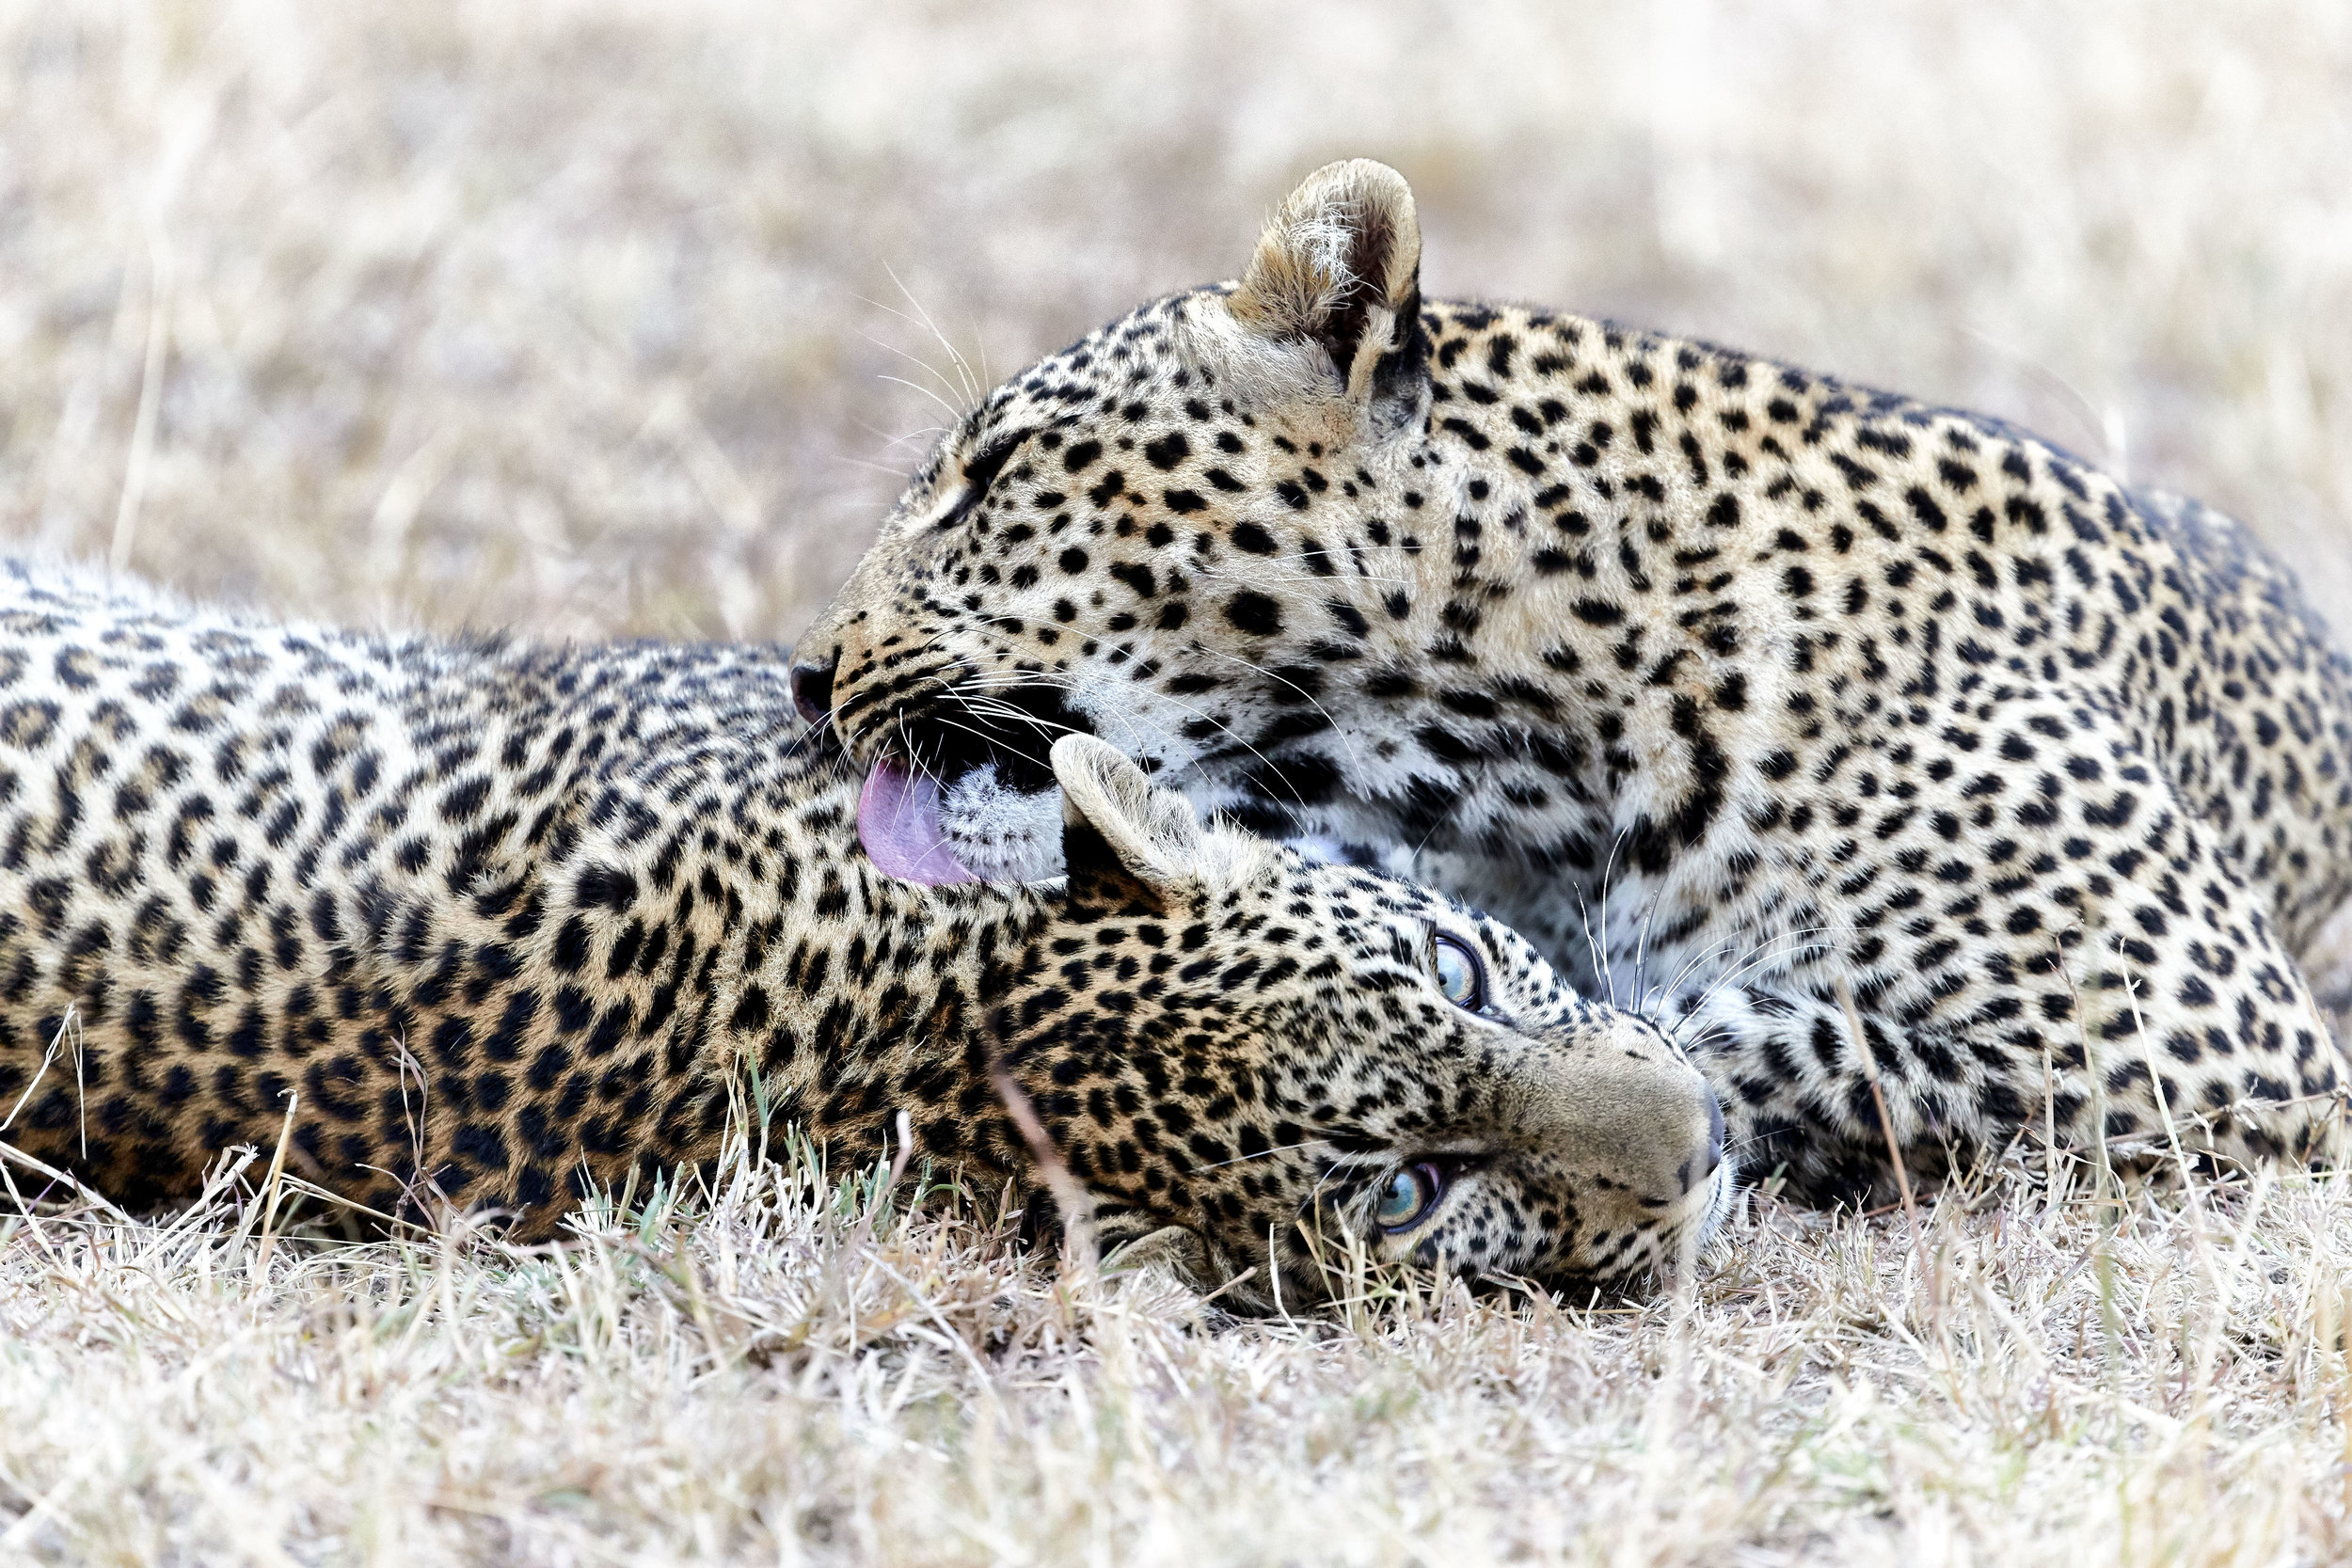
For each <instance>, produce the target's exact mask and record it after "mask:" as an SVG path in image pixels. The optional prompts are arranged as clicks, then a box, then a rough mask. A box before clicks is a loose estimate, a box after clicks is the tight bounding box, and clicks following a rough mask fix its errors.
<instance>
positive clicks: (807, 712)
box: [792, 649, 841, 724]
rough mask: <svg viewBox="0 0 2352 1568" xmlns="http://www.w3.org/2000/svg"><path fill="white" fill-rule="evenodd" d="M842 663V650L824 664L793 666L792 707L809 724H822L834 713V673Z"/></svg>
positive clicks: (827, 658)
mask: <svg viewBox="0 0 2352 1568" xmlns="http://www.w3.org/2000/svg"><path fill="white" fill-rule="evenodd" d="M840 662H841V653H840V650H839V649H835V650H834V652H832V653H830V654H828V655H826V656H825V661H824V662H823V663H822V664H818V663H814V662H811V663H807V664H797V663H796V664H794V665H793V666H792V705H793V707H794V708H796V709H798V710H799V712H800V715H801V717H802V718H803V720H805V721H808V722H809V723H812V724H821V723H823V722H824V721H825V719H826V716H827V715H829V714H830V713H832V712H833V672H834V667H835V666H836V665H838V664H839V663H840Z"/></svg>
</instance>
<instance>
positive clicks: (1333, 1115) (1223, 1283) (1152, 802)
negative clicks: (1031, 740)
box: [975, 736, 1732, 1307]
mask: <svg viewBox="0 0 2352 1568" xmlns="http://www.w3.org/2000/svg"><path fill="white" fill-rule="evenodd" d="M1049 765H1050V766H1051V767H1052V768H1054V769H1055V771H1056V773H1057V777H1058V779H1059V781H1060V785H1061V799H1062V806H1061V809H1062V812H1063V814H1064V827H1065V832H1064V846H1063V847H1064V854H1065V857H1066V860H1067V863H1068V867H1069V871H1068V881H1067V883H1066V886H1065V887H1064V889H1063V890H1062V891H1061V893H1060V895H1059V896H1058V898H1050V899H1049V900H1048V906H1049V908H1050V910H1051V911H1052V912H1051V913H1050V915H1049V916H1048V918H1047V919H1046V920H1045V921H1044V923H1043V924H1042V925H1041V927H1039V928H1038V931H1037V934H1036V936H1035V937H1034V938H1033V940H1031V941H1030V942H1029V943H1028V944H1027V946H1026V949H1025V953H1024V954H1023V956H1022V957H1021V958H1020V959H1019V960H1018V962H1017V963H1015V964H1014V965H1012V966H1011V971H1012V972H1011V973H1010V974H1008V975H1007V976H1006V977H1005V979H1004V982H1003V996H1002V1000H1001V1003H1000V1004H999V1006H998V1007H997V1009H996V1013H995V1018H994V1027H993V1032H994V1035H995V1037H996V1038H998V1039H999V1040H1001V1041H1002V1042H1003V1044H1002V1046H1001V1049H1002V1050H1003V1052H1004V1058H1003V1060H1004V1065H1005V1066H1006V1068H1007V1069H1009V1071H1010V1072H1011V1074H1012V1076H1013V1078H1014V1080H1015V1081H1016V1083H1017V1084H1018V1086H1019V1090H1020V1094H1021V1097H1022V1098H1024V1099H1025V1101H1027V1104H1028V1107H1029V1108H1030V1110H1031V1111H1032V1112H1033V1113H1034V1122H1035V1125H1034V1127H1033V1128H1032V1133H1033V1135H1036V1136H1039V1137H1041V1139H1042V1140H1043V1141H1044V1142H1045V1143H1046V1144H1048V1145H1050V1147H1051V1150H1052V1153H1051V1155H1050V1156H1046V1157H1048V1158H1052V1159H1057V1160H1058V1161H1060V1162H1061V1163H1062V1164H1065V1165H1066V1166H1067V1168H1068V1171H1069V1173H1070V1175H1071V1176H1072V1177H1073V1178H1074V1179H1075V1180H1076V1181H1077V1182H1078V1183H1079V1184H1080V1185H1082V1186H1083V1187H1084V1188H1085V1189H1086V1190H1087V1191H1088V1192H1089V1193H1090V1194H1092V1195H1093V1196H1094V1197H1095V1198H1096V1200H1097V1201H1098V1202H1099V1203H1100V1204H1101V1206H1102V1208H1101V1213H1102V1216H1103V1222H1104V1227H1105V1232H1106V1234H1107V1235H1108V1236H1110V1237H1112V1238H1117V1237H1120V1236H1129V1237H1134V1236H1142V1235H1146V1234H1165V1233H1168V1232H1170V1231H1173V1232H1176V1233H1178V1234H1180V1235H1181V1236H1183V1237H1184V1239H1185V1242H1186V1245H1185V1247H1184V1255H1185V1256H1188V1257H1190V1258H1191V1259H1195V1262H1194V1263H1193V1265H1192V1272H1195V1273H1196V1274H1198V1275H1200V1278H1199V1283H1200V1284H1201V1285H1202V1286H1203V1287H1204V1288H1209V1289H1215V1288H1218V1287H1227V1288H1228V1289H1227V1290H1226V1293H1225V1297H1224V1298H1221V1299H1231V1300H1233V1301H1236V1302H1239V1303H1242V1304H1246V1305H1247V1304H1254V1305H1258V1306H1262V1307H1272V1306H1274V1305H1276V1304H1277V1302H1278V1301H1283V1302H1297V1301H1300V1300H1311V1299H1314V1298H1316V1297H1319V1296H1321V1295H1323V1294H1324V1293H1325V1292H1326V1291H1327V1288H1328V1285H1329V1282H1330V1280H1331V1278H1332V1275H1331V1273H1330V1270H1331V1269H1333V1268H1339V1269H1341V1270H1343V1271H1344V1269H1345V1268H1346V1267H1347V1266H1348V1263H1349V1260H1350V1259H1351V1257H1353V1256H1367V1257H1370V1258H1373V1259H1387V1260H1392V1261H1409V1262H1412V1263H1416V1264H1421V1265H1426V1266H1430V1267H1435V1268H1438V1269H1442V1270H1446V1271H1450V1272H1454V1273H1459V1274H1464V1275H1473V1276H1493V1275H1512V1276H1520V1277H1526V1278H1531V1279H1533V1280H1535V1281H1537V1282H1539V1283H1541V1284H1544V1285H1546V1286H1551V1287H1567V1286H1571V1285H1581V1284H1583V1283H1585V1282H1599V1281H1613V1280H1622V1279H1625V1278H1627V1277H1628V1276H1631V1275H1640V1274H1642V1273H1644V1272H1645V1271H1647V1270H1649V1269H1651V1268H1652V1267H1654V1266H1656V1265H1658V1264H1661V1263H1669V1264H1670V1263H1672V1262H1673V1261H1674V1260H1675V1259H1676V1258H1677V1254H1678V1253H1680V1252H1681V1251H1682V1250H1683V1249H1685V1248H1686V1247H1689V1246H1693V1245H1695V1244H1696V1243H1697V1242H1698V1241H1699V1240H1701V1239H1702V1238H1703V1237H1704V1235H1705V1233H1706V1231H1707V1230H1708V1227H1711V1226H1712V1225H1713V1224H1714V1222H1715V1220H1716V1219H1717V1217H1718V1216H1719V1215H1720V1213H1721V1212H1722V1211H1723V1209H1724V1205H1725V1203H1726V1202H1727V1201H1728V1195H1729V1194H1730V1192H1731V1182H1732V1173H1731V1167H1730V1164H1728V1162H1726V1161H1725V1160H1724V1157H1723V1117H1722V1115H1721V1112H1720V1110H1719V1109H1718V1107H1717V1105H1716V1102H1715V1099H1714V1096H1713V1095H1712V1094H1711V1093H1710V1092H1709V1090H1708V1086H1707V1084H1706V1082H1705V1081H1704V1080H1703V1079H1702V1078H1701V1077H1700V1076H1699V1074H1698V1072H1697V1071H1696V1070H1695V1069H1693V1068H1692V1066H1691V1065H1690V1063H1689V1062H1688V1061H1687V1060H1686V1059H1685V1057H1684V1055H1683V1053H1682V1052H1681V1051H1680V1050H1679V1049H1678V1048H1677V1045H1676V1044H1675V1042H1673V1041H1672V1040H1671V1039H1669V1038H1668V1037H1667V1036H1666V1035H1665V1034H1664V1033H1662V1032H1661V1030H1660V1029H1659V1028H1658V1027H1657V1026H1656V1025H1655V1024H1653V1023H1651V1022H1647V1021H1645V1020H1644V1019H1641V1018H1638V1017H1635V1016H1633V1015H1631V1014H1629V1013H1626V1012H1622V1011H1619V1010H1617V1009H1614V1008H1612V1007H1608V1006H1600V1005H1598V1004H1595V1003H1592V1002H1589V1001H1586V1000H1585V999H1583V998H1582V997H1581V996H1579V995H1578V994H1577V993H1576V992H1574V991H1573V990H1570V989H1569V988H1568V987H1567V986H1566V985H1565V983H1563V982H1562V980H1561V979H1560V977H1559V976H1558V975H1557V974H1554V973H1553V972H1552V970H1551V969H1550V967H1549V965H1547V964H1546V963H1545V961H1544V960H1543V959H1542V958H1540V957H1538V956H1537V955H1536V953H1535V952H1534V949H1533V948H1532V947H1530V946H1529V945H1528V944H1527V942H1524V941H1523V940H1521V939H1520V938H1519V937H1518V935H1516V934H1515V933H1513V932H1512V931H1511V930H1510V929H1509V928H1507V927H1502V926H1501V925H1498V924H1496V923H1495V922H1494V921H1491V920H1488V919H1485V918H1483V917H1481V916H1479V915H1477V914H1474V913H1472V912H1470V911H1468V910H1465V909H1464V908H1462V907H1461V906H1459V905H1457V904H1455V903H1454V902H1452V901H1450V900H1448V899H1446V898H1444V897H1441V896H1439V895H1436V894H1433V893H1428V892H1424V891H1422V890H1420V889H1418V888H1415V887H1412V886H1410V885H1408V884H1406V883H1403V882H1399V881H1394V880H1391V879H1388V878H1386V877H1382V876H1379V875H1376V874H1374V873H1372V872H1368V871H1364V870H1360V869H1358V868H1354V867H1349V866H1344V865H1333V864H1327V863H1316V862H1313V861H1311V860H1308V859H1305V858H1302V857H1301V856H1300V855H1299V854H1297V853H1296V852H1295V851H1294V850H1291V849H1287V848H1283V847H1279V846H1275V845H1272V844H1268V843H1267V842H1265V841H1264V840H1262V839H1259V838H1256V837H1253V836H1250V835H1248V834H1245V833H1242V832H1235V831H1233V830H1231V829H1227V828H1223V827H1215V826H1203V825H1202V823H1201V822H1200V819H1199V818H1198V817H1197V816H1195V814H1194V812H1193V809H1192V807H1191V806H1190V805H1189V804H1188V803H1187V802H1186V801H1185V800H1184V799H1183V798H1182V797H1181V796H1178V795H1176V794H1175V793H1173V792H1171V791H1168V790H1165V789H1160V788H1156V787H1154V786H1153V785H1152V784H1151V783H1150V782H1149V781H1148V780H1147V779H1146V778H1145V777H1144V775H1143V773H1142V772H1141V770H1140V769H1138V768H1136V767H1135V766H1134V765H1133V764H1131V763H1129V762H1127V761H1126V760H1125V759H1124V758H1122V757H1120V755H1119V753H1118V752H1116V751H1115V750H1113V749H1112V748H1111V747H1110V746H1109V745H1107V744H1105V743H1104V742H1102V741H1099V740H1095V739H1092V738H1089V737H1085V736H1065V737H1063V738H1062V739H1061V740H1059V741H1057V742H1056V744H1055V745H1054V747H1053V749H1052V752H1051V755H1050V758H1049ZM975 891H977V890H975ZM1006 1135H1008V1136H1009V1134H1006ZM1008 1151H1009V1152H1014V1151H1012V1150H1008ZM1033 1152H1034V1150H1033Z"/></svg>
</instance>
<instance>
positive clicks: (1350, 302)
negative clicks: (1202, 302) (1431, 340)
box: [1227, 158, 1428, 404]
mask: <svg viewBox="0 0 2352 1568" xmlns="http://www.w3.org/2000/svg"><path fill="white" fill-rule="evenodd" d="M1227 303H1228V305H1229V307H1230V308H1231V309H1232V312H1233V317H1234V319H1235V320H1236V321H1238V322H1240V323H1241V324H1242V325H1243V326H1245V327H1247V328H1248V329H1250V330H1252V331H1254V332H1257V333H1259V334H1261V335H1262V336H1263V337H1264V338H1266V339H1268V340H1270V341H1273V342H1275V343H1278V344H1296V345H1298V346H1300V347H1302V348H1304V349H1306V350H1308V351H1309V352H1311V353H1314V352H1319V353H1320V354H1321V355H1323V356H1327V358H1328V361H1329V374H1330V376H1331V378H1332V380H1333V382H1334V383H1335V385H1336V386H1337V388H1339V389H1341V391H1342V392H1343V395H1344V396H1346V397H1347V398H1349V399H1351V400H1353V401H1358V402H1360V403H1364V404H1379V403H1381V402H1382V401H1384V400H1393V399H1394V398H1396V397H1397V396H1399V395H1400V394H1403V393H1406V392H1409V391H1410V390H1412V388H1413V386H1414V385H1415V384H1416V383H1418V381H1420V380H1421V379H1422V378H1424V377H1425V375H1426V372H1427V364H1428V338H1427V336H1426V334H1424V333H1423V332H1422V325H1421V223H1420V220H1419V219H1418V218H1417V217H1416V216H1415V215H1414V212H1413V192H1412V188H1411V187H1410V186H1408V185H1407V184H1406V182H1405V177H1404V176H1403V175H1401V174H1399V173H1397V172H1396V170H1394V169H1392V168H1391V167H1389V166H1388V165H1386V164H1378V163H1375V162H1373V161H1372V160H1371V159H1369V158H1350V159H1348V160H1346V161H1345V162H1343V163H1337V164H1329V165H1326V166H1324V167H1322V168H1319V169H1317V170H1315V171H1314V172H1313V173H1312V174H1311V175H1309V176H1307V178H1306V179H1305V180H1303V181H1301V182H1299V184H1298V188H1297V189H1296V190H1294V191H1293V192H1291V194H1290V196H1289V198H1287V199H1286V200H1284V201H1283V203H1282V205H1281V207H1280V208H1279V210H1278V211H1277V212H1276V213H1275V214H1274V217H1273V219H1272V221H1270V222H1269V223H1268V224H1267V225H1266V228H1265V232H1264V233H1263V235H1261V236H1260V237H1259V240H1258V250H1257V254H1256V255H1254V256H1252V257H1251V258H1250V259H1249V270H1248V271H1247V272H1245V273H1244V274H1242V279H1241V285H1240V287H1239V288H1238V289H1236V290H1235V291H1234V293H1233V295H1232V298H1231V299H1230V300H1229V301H1228V302H1227Z"/></svg>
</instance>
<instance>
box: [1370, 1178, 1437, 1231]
mask: <svg viewBox="0 0 2352 1568" xmlns="http://www.w3.org/2000/svg"><path fill="white" fill-rule="evenodd" d="M1443 1191H1445V1183H1444V1181H1442V1180H1439V1178H1438V1167H1437V1166H1435V1165H1429V1164H1421V1165H1406V1167H1405V1168H1404V1169H1403V1170H1401V1171H1398V1172H1397V1173H1396V1174H1395V1175H1394V1176H1391V1177H1390V1178H1389V1184H1388V1185H1387V1186H1385V1187H1383V1188H1381V1189H1380V1201H1379V1204H1378V1205H1377V1206H1376V1207H1375V1208H1374V1210H1373V1212H1372V1223H1373V1224H1375V1225H1376V1226H1378V1227H1380V1228H1381V1229H1383V1230H1389V1231H1396V1230H1410V1229H1411V1228H1412V1227H1414V1226H1417V1225H1419V1224H1420V1223H1421V1222H1422V1219H1423V1218H1425V1217H1426V1216H1427V1215H1428V1213H1429V1211H1430V1210H1431V1209H1433V1208H1435V1207H1437V1202H1438V1194H1440V1193H1442V1192H1443Z"/></svg>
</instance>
